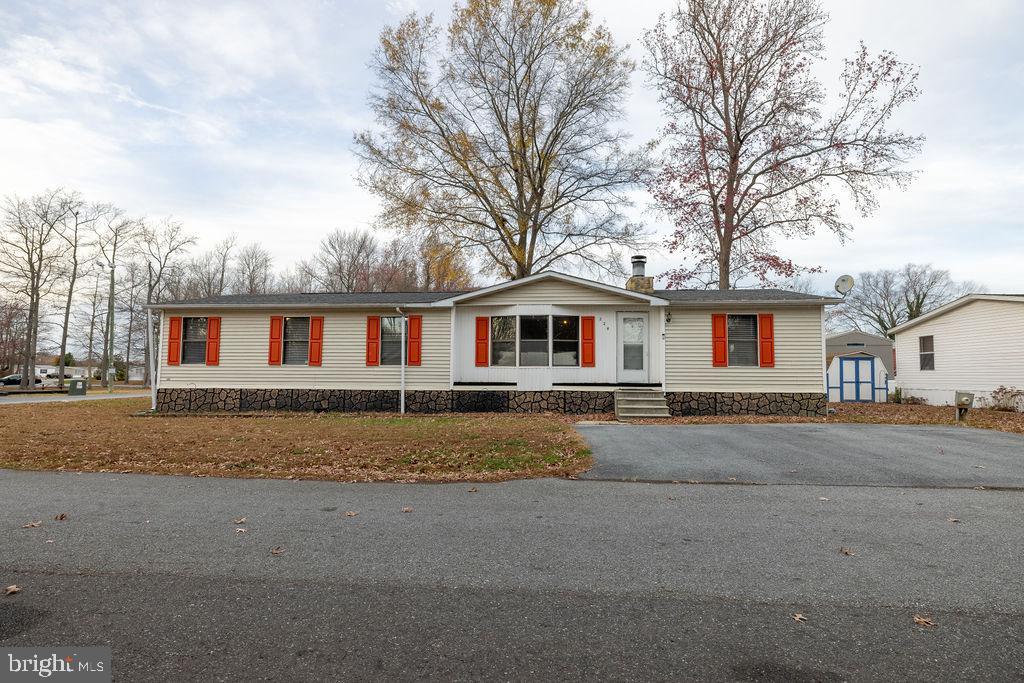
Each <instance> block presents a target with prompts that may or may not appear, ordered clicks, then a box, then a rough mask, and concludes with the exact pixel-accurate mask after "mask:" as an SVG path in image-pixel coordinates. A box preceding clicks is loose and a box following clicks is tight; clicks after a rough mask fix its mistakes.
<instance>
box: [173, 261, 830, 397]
mask: <svg viewBox="0 0 1024 683" xmlns="http://www.w3.org/2000/svg"><path fill="white" fill-rule="evenodd" d="M644 261H645V259H643V257H634V264H633V265H634V269H633V273H634V275H633V277H631V278H630V279H629V281H628V283H627V287H626V288H620V287H613V286H610V285H607V284H603V283H600V282H594V281H591V280H586V279H583V278H579V277H574V276H571V275H565V274H562V273H556V272H544V273H539V274H536V275H532V276H529V277H526V278H523V279H521V280H515V281H511V282H505V283H501V284H498V285H494V286H492V287H485V288H482V289H477V290H474V291H469V292H411V293H311V294H280V295H267V296H223V297H214V298H209V299H198V300H193V301H181V302H173V303H166V304H158V305H155V306H154V308H156V309H160V314H161V319H162V324H161V326H160V327H161V330H162V339H161V342H160V349H161V350H160V352H159V354H158V358H159V359H160V366H159V370H158V376H157V383H158V391H157V409H158V410H161V411H196V410H243V411H248V410H259V409H289V410H353V411H358V410H386V411H395V410H398V409H399V407H400V405H401V404H402V403H403V399H404V408H405V409H406V410H408V411H411V412H446V411H461V412H465V411H499V412H536V411H557V412H567V413H575V414H583V413H603V412H610V411H611V410H613V409H615V408H616V407H617V404H618V407H619V408H620V411H619V412H620V414H624V415H630V414H632V415H641V414H658V413H659V412H660V413H668V412H670V413H671V414H674V415H683V414H725V413H732V414H735V413H758V414H791V415H796V414H800V415H823V414H824V413H825V409H826V390H825V385H824V361H825V344H824V335H823V332H822V330H823V325H822V321H823V317H824V307H825V306H826V305H828V304H832V303H836V302H837V301H838V300H837V299H833V298H829V297H820V296H812V295H806V294H799V293H796V292H788V291H782V290H772V289H766V290H727V291H719V290H658V291H655V290H654V289H653V278H649V277H646V276H645V275H644V272H643V271H644ZM403 319H404V320H405V321H407V322H406V324H405V325H403ZM403 338H404V339H405V343H404V344H403ZM403 349H404V350H405V353H404V357H405V362H404V363H403ZM616 392H618V395H616ZM624 392H633V393H631V394H630V393H624ZM641 392H642V393H641ZM637 406H639V407H637ZM659 407H660V409H659Z"/></svg>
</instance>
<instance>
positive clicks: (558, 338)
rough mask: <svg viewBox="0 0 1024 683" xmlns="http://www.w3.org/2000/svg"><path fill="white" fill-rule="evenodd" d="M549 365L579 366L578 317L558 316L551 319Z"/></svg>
mask: <svg viewBox="0 0 1024 683" xmlns="http://www.w3.org/2000/svg"><path fill="white" fill-rule="evenodd" d="M551 336H552V342H551V361H552V362H551V364H552V365H556V366H563V367H564V366H578V365H579V364H580V319H579V316H575V315H570V316H564V315H558V316H554V317H552V318H551Z"/></svg>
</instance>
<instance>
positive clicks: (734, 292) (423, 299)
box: [154, 289, 837, 308]
mask: <svg viewBox="0 0 1024 683" xmlns="http://www.w3.org/2000/svg"><path fill="white" fill-rule="evenodd" d="M464 293H466V292H463V291H459V292H309V293H303V294H253V295H250V294H229V295H226V296H212V297H205V298H199V299H185V300H181V301H169V302H164V303H161V304H156V305H155V306H154V308H164V307H174V308H188V307H201V308H213V307H224V308H247V307H254V308H255V307H264V308H269V307H277V308H290V307H297V308H305V307H311V306H328V307H336V306H374V305H380V306H400V305H414V304H430V303H433V302H435V301H442V300H444V299H447V298H449V297H452V296H456V295H458V294H464ZM654 296H657V297H660V298H662V299H666V300H668V301H669V302H671V303H675V304H724V303H754V304H756V303H802V302H806V303H827V302H831V301H836V300H837V299H834V298H831V297H823V296H816V295H813V294H801V293H800V292H790V291H787V290H784V289H729V290H718V289H659V290H656V291H655V292H654Z"/></svg>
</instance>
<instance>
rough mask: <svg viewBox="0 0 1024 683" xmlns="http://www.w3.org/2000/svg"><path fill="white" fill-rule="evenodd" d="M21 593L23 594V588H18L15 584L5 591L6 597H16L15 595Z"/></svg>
mask: <svg viewBox="0 0 1024 683" xmlns="http://www.w3.org/2000/svg"><path fill="white" fill-rule="evenodd" d="M20 592H21V588H19V587H18V586H16V585H14V584H13V583H12V584H11V585H10V586H8V587H7V588H5V589H4V595H14V594H15V593H20Z"/></svg>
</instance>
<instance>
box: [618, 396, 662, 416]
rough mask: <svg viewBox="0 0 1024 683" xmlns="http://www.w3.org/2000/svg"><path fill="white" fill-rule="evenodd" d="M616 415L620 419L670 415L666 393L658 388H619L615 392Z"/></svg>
mask: <svg viewBox="0 0 1024 683" xmlns="http://www.w3.org/2000/svg"><path fill="white" fill-rule="evenodd" d="M615 415H616V417H618V418H620V419H629V418H638V417H654V418H657V417H670V413H669V411H668V405H666V403H665V393H664V392H663V391H659V390H656V389H619V390H618V391H616V392H615Z"/></svg>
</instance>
